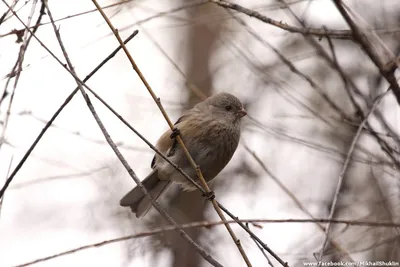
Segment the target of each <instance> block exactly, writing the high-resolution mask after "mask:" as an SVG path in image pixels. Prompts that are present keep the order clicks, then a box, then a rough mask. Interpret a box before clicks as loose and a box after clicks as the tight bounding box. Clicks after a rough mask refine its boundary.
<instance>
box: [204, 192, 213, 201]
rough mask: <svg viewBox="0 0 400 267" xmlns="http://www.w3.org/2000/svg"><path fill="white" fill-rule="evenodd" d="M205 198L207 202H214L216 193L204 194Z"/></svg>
mask: <svg viewBox="0 0 400 267" xmlns="http://www.w3.org/2000/svg"><path fill="white" fill-rule="evenodd" d="M203 197H205V198H206V199H207V200H214V198H215V195H214V191H210V192H205V193H203Z"/></svg>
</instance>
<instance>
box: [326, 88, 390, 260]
mask: <svg viewBox="0 0 400 267" xmlns="http://www.w3.org/2000/svg"><path fill="white" fill-rule="evenodd" d="M388 91H389V90H387V91H386V92H384V93H382V94H380V95H379V96H378V97H376V99H375V100H374V101H373V104H372V107H371V109H370V110H369V111H368V113H367V114H366V116H365V118H364V119H363V121H362V122H361V123H360V125H359V126H358V129H357V132H356V133H355V135H354V138H353V141H352V142H351V145H350V148H349V150H348V152H347V157H346V160H345V161H344V163H343V168H342V170H341V172H340V174H339V179H338V183H337V187H336V192H335V196H334V198H333V201H332V206H331V210H330V213H329V219H332V218H333V216H334V214H335V209H336V205H337V202H338V199H339V194H340V191H341V189H342V185H343V181H344V178H345V174H346V171H347V167H348V166H349V163H350V160H351V155H352V153H353V151H354V148H355V146H356V143H357V142H358V139H359V138H360V136H361V131H362V129H363V127H364V126H365V124H366V123H367V120H368V119H369V116H370V115H371V114H372V113H373V111H374V110H375V108H376V107H377V106H378V104H379V102H380V101H381V99H382V98H383V97H384V96H385V95H386V94H387V93H388ZM331 226H332V224H331V223H328V225H327V227H326V228H325V238H324V241H323V243H322V248H321V251H320V253H319V256H318V261H321V260H322V257H323V255H324V251H325V246H326V244H327V242H328V239H329V233H330V230H331Z"/></svg>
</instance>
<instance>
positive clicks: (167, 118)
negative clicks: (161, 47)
mask: <svg viewBox="0 0 400 267" xmlns="http://www.w3.org/2000/svg"><path fill="white" fill-rule="evenodd" d="M92 2H93V4H94V5H95V6H96V8H97V9H98V10H99V12H100V14H101V16H102V17H103V18H104V20H105V21H106V22H107V24H108V26H109V27H110V29H111V31H112V32H113V33H114V35H115V37H116V38H117V40H118V42H119V43H120V44H121V46H122V48H123V50H124V52H125V54H126V56H127V57H128V59H129V61H130V63H131V64H132V67H133V69H134V70H135V71H136V73H137V74H138V76H139V78H140V79H141V81H142V82H143V84H144V85H145V87H146V89H147V90H148V92H149V93H150V95H151V97H152V98H153V99H154V101H155V103H156V104H157V106H158V108H159V109H160V111H161V113H162V114H163V116H164V118H165V120H166V121H167V123H168V125H169V127H170V128H171V130H173V129H174V128H175V126H174V124H173V123H172V121H171V120H170V118H169V116H168V114H167V113H166V111H165V109H164V107H163V106H162V104H161V101H160V99H159V98H158V97H157V96H156V95H155V93H154V91H153V90H152V89H151V86H150V84H149V83H148V82H147V80H146V78H145V77H144V75H143V74H142V72H141V71H140V69H139V67H138V66H137V64H136V62H135V61H134V59H133V58H132V56H131V55H130V53H129V51H128V49H127V48H126V46H125V45H124V44H123V42H122V39H121V37H120V36H119V33H118V31H117V30H116V29H115V28H114V26H113V25H112V23H111V21H110V20H109V19H108V17H107V15H106V14H105V13H104V11H103V10H102V9H101V7H100V5H99V4H98V3H97V1H96V0H92ZM176 140H177V141H178V143H179V145H180V147H181V149H182V150H183V152H184V154H185V156H186V158H187V159H188V161H189V162H190V164H191V165H192V167H193V168H194V169H195V171H196V174H197V176H198V178H199V180H200V183H201V185H202V186H203V188H204V189H205V191H206V192H207V193H211V190H210V188H209V187H208V185H207V182H206V181H205V179H204V177H203V174H202V172H201V170H200V166H199V165H197V164H196V162H195V161H194V160H193V158H192V157H191V155H190V153H189V151H188V150H187V148H186V146H185V144H184V143H183V140H182V138H181V137H180V135H179V134H178V136H176ZM211 202H212V204H213V207H214V209H215V210H216V212H217V213H218V215H219V217H220V218H221V220H222V221H225V220H226V218H225V216H224V214H223V213H222V211H221V209H220V207H219V206H218V204H217V201H216V200H215V199H213V198H211ZM154 203H155V202H153V204H154ZM225 227H226V229H227V230H228V232H229V234H230V236H231V237H232V239H233V241H234V243H235V244H236V246H237V248H238V250H239V252H240V254H241V255H242V257H243V259H244V261H245V262H246V264H247V266H249V267H250V266H252V265H251V263H250V260H249V258H248V257H247V255H246V253H245V251H244V249H243V247H242V245H241V242H240V240H239V239H238V238H237V237H236V235H235V233H234V232H233V230H232V228H231V227H230V225H229V224H226V225H225Z"/></svg>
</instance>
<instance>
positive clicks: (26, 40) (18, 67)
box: [0, 0, 44, 148]
mask: <svg viewBox="0 0 400 267" xmlns="http://www.w3.org/2000/svg"><path fill="white" fill-rule="evenodd" d="M37 1H38V0H34V1H33V3H32V8H31V12H30V14H29V17H28V22H27V25H30V24H31V21H32V17H33V14H34V13H35V10H36V4H37ZM11 10H12V9H11ZM13 12H14V10H13ZM43 15H44V5H43V4H42V6H41V8H40V14H39V17H38V19H37V21H36V23H40V21H41V20H42V18H43ZM37 29H38V28H37V27H35V28H33V31H32V32H33V33H35V32H36V31H37ZM31 39H32V35H30V36H28V31H25V32H24V34H23V37H22V38H21V41H22V44H21V46H20V49H19V53H18V58H17V60H16V62H15V64H14V66H13V68H12V69H11V75H10V76H9V78H8V79H7V82H6V85H5V87H4V92H3V94H2V96H1V97H0V105H1V103H2V102H3V100H4V99H5V97H6V96H7V88H8V85H9V83H10V81H11V79H12V78H13V77H15V78H14V85H13V89H12V92H11V95H10V100H9V102H8V107H7V110H6V115H5V118H4V122H3V129H2V132H1V134H0V148H1V146H2V145H3V143H4V139H5V135H6V131H7V126H8V121H9V118H10V111H11V107H12V105H13V102H14V97H15V92H16V90H17V85H18V82H19V78H20V77H21V72H22V63H23V62H24V58H25V53H26V51H27V50H28V46H29V44H30V41H31Z"/></svg>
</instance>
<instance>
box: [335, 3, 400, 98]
mask: <svg viewBox="0 0 400 267" xmlns="http://www.w3.org/2000/svg"><path fill="white" fill-rule="evenodd" d="M333 2H334V3H335V5H336V8H337V9H338V10H339V12H340V14H342V16H343V18H344V19H345V21H346V22H347V24H348V25H349V27H350V28H351V31H352V34H353V36H354V39H355V40H356V41H357V42H358V43H359V44H360V45H361V47H362V48H363V49H364V51H365V53H366V54H367V55H368V56H369V58H370V59H371V60H372V62H374V64H375V65H376V67H377V68H378V69H379V71H380V73H381V74H382V76H383V77H385V79H386V81H387V82H388V83H389V84H390V87H391V90H392V91H393V94H394V95H395V97H396V100H397V103H398V104H399V105H400V86H399V84H398V83H397V80H396V77H395V75H394V72H395V70H396V69H397V68H398V65H399V64H400V63H398V62H397V61H400V60H399V59H397V58H396V57H395V56H394V55H393V54H392V53H391V52H390V51H389V52H390V53H391V54H392V55H389V56H393V58H389V60H390V62H384V60H386V59H383V58H382V57H381V55H379V53H378V52H377V51H376V49H375V48H374V47H373V45H372V42H371V41H370V40H368V37H367V36H366V34H365V33H364V32H363V31H362V30H361V29H360V28H359V27H358V26H357V24H356V23H355V22H354V21H353V20H352V19H351V17H350V15H349V14H348V13H347V11H346V10H345V8H344V6H343V3H342V1H341V0H333ZM376 38H377V41H379V42H381V40H380V39H379V37H377V36H376ZM382 45H383V44H382Z"/></svg>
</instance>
